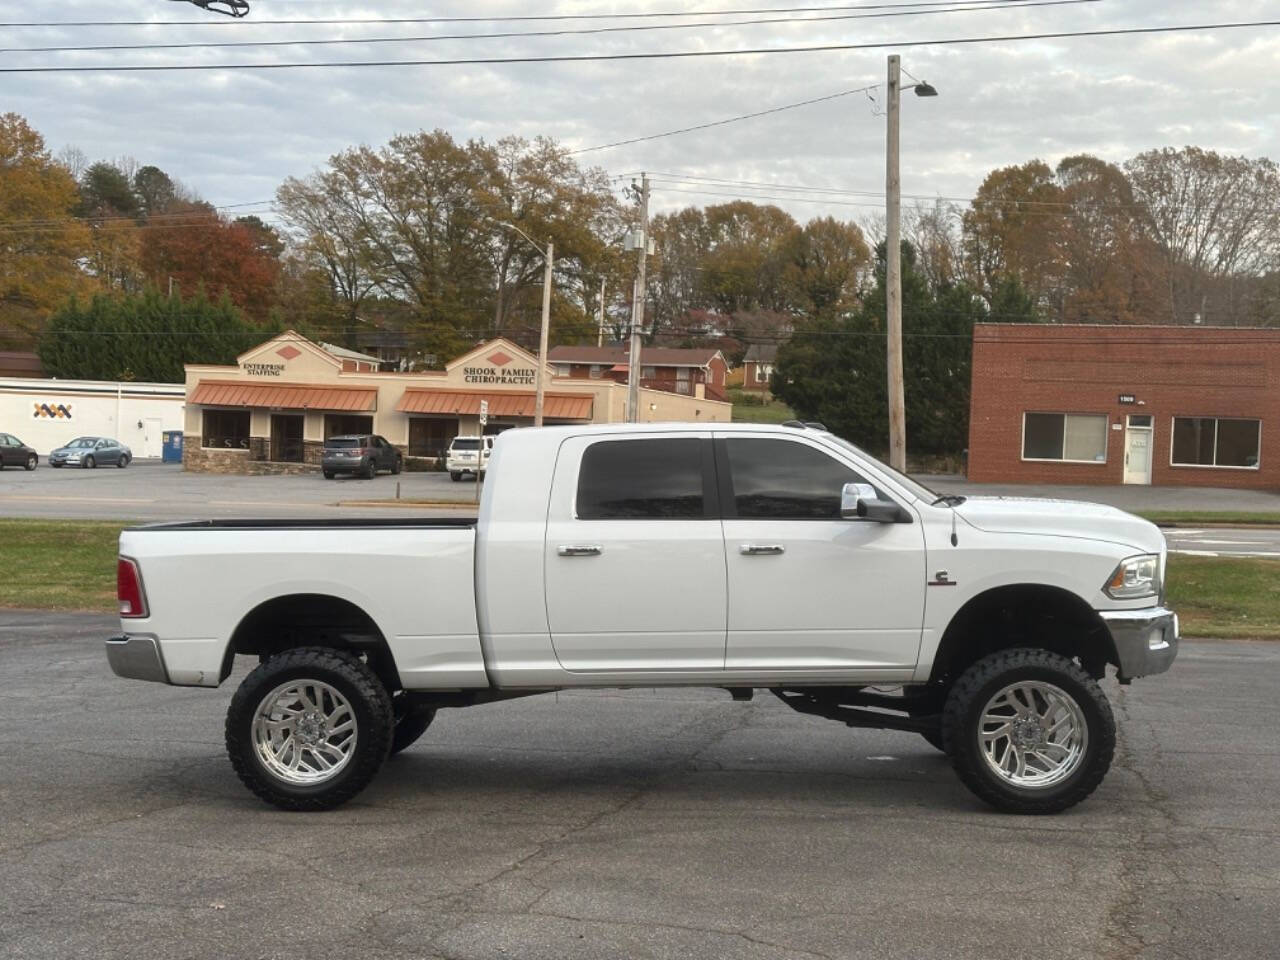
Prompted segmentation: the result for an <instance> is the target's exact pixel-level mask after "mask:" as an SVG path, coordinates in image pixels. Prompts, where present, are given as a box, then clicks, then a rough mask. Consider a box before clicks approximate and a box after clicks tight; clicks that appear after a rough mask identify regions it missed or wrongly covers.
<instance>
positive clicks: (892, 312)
mask: <svg viewBox="0 0 1280 960" xmlns="http://www.w3.org/2000/svg"><path fill="white" fill-rule="evenodd" d="M901 86H902V63H901V60H900V59H899V58H898V56H897V54H894V55H893V56H891V57H889V96H888V100H889V129H888V136H887V137H886V158H885V183H884V188H885V189H884V192H885V246H886V247H887V249H886V250H885V300H886V302H887V305H888V314H889V316H888V331H889V337H888V341H889V343H888V356H887V360H888V368H889V466H891V467H893V468H894V469H895V470H899V471H902V472H904V473H905V472H906V469H907V412H906V400H905V397H904V395H903V387H902V180H901V178H900V176H899V173H898V105H899V97H900V94H901Z"/></svg>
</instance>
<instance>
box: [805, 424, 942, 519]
mask: <svg viewBox="0 0 1280 960" xmlns="http://www.w3.org/2000/svg"><path fill="white" fill-rule="evenodd" d="M829 436H830V437H831V439H832V440H834V441H835V442H836V443H838V444H840V446H842V447H844V448H845V449H846V450H851V451H853V452H854V453H856V454H857V455H858V456H860V457H862V458H864V459H866V460H870V461H872V462H873V463H874V464H875V465H876V466H877V467H879V468H880V469H881V470H883V471H884V472H885V473H887V474H888V475H889V476H891V477H893V479H895V480H897V481H898V483H900V484H901V485H902V486H904V487H906V488H907V489H908V490H909V491H911V494H912V495H913V496H915V497H916V498H917V499H919V500H923V501H925V502H926V503H933V501H935V500H937V499H938V495H937V494H936V493H935V492H934V491H932V490H930V489H929V488H928V487H926V486H925V485H924V484H923V483H920V482H919V481H917V480H912V479H911V478H910V477H908V476H907V475H906V474H905V473H899V472H898V471H897V470H895V469H893V467H891V466H889V465H888V464H887V463H885V462H884V461H882V460H878V459H876V458H875V457H873V456H871V454H869V453H867V452H866V451H865V450H863V449H861V448H860V447H856V446H854V445H853V444H852V443H850V442H849V441H848V440H845V439H843V438H841V437H837V436H836V435H835V434H834V433H832V434H829Z"/></svg>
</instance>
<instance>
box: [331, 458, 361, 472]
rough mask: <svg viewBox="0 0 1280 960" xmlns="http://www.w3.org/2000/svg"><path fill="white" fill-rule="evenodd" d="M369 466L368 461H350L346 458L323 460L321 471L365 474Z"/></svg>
mask: <svg viewBox="0 0 1280 960" xmlns="http://www.w3.org/2000/svg"><path fill="white" fill-rule="evenodd" d="M368 465H369V463H368V461H367V460H349V459H348V458H346V457H343V458H342V459H341V460H328V459H322V460H321V461H320V469H321V470H325V471H328V472H329V473H364V472H365V470H366V469H367V468H368Z"/></svg>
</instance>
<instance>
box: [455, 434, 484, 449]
mask: <svg viewBox="0 0 1280 960" xmlns="http://www.w3.org/2000/svg"><path fill="white" fill-rule="evenodd" d="M453 449H454V450H479V449H480V438H479V437H454V438H453Z"/></svg>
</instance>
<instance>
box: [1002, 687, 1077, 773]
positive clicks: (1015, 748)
mask: <svg viewBox="0 0 1280 960" xmlns="http://www.w3.org/2000/svg"><path fill="white" fill-rule="evenodd" d="M978 743H979V744H980V745H981V747H982V755H983V759H984V760H985V761H986V763H987V766H988V767H989V768H990V769H991V772H992V773H994V774H995V775H996V776H997V777H999V778H1000V779H1001V780H1003V781H1005V782H1006V783H1008V784H1010V785H1012V786H1015V787H1020V788H1022V789H1026V790H1043V789H1046V788H1048V787H1053V786H1056V785H1057V784H1060V783H1062V782H1063V781H1064V780H1066V779H1067V778H1068V777H1070V776H1071V775H1072V774H1073V773H1075V772H1076V770H1078V769H1079V768H1080V765H1081V764H1082V763H1083V762H1084V755H1085V751H1086V750H1087V748H1088V746H1089V725H1088V724H1087V723H1086V722H1085V718H1084V711H1083V710H1081V709H1080V705H1079V704H1078V703H1076V701H1075V700H1074V699H1073V698H1072V697H1071V696H1070V695H1068V694H1067V693H1066V691H1064V690H1062V689H1061V688H1060V687H1055V686H1054V685H1053V684H1051V683H1044V682H1042V681H1039V680H1026V681H1022V682H1019V683H1011V684H1009V686H1007V687H1005V688H1003V689H1002V690H1000V691H999V692H998V693H997V694H996V695H995V696H994V697H992V698H991V699H990V700H988V701H987V705H986V706H985V707H984V708H983V710H982V720H981V723H980V724H979V727H978Z"/></svg>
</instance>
